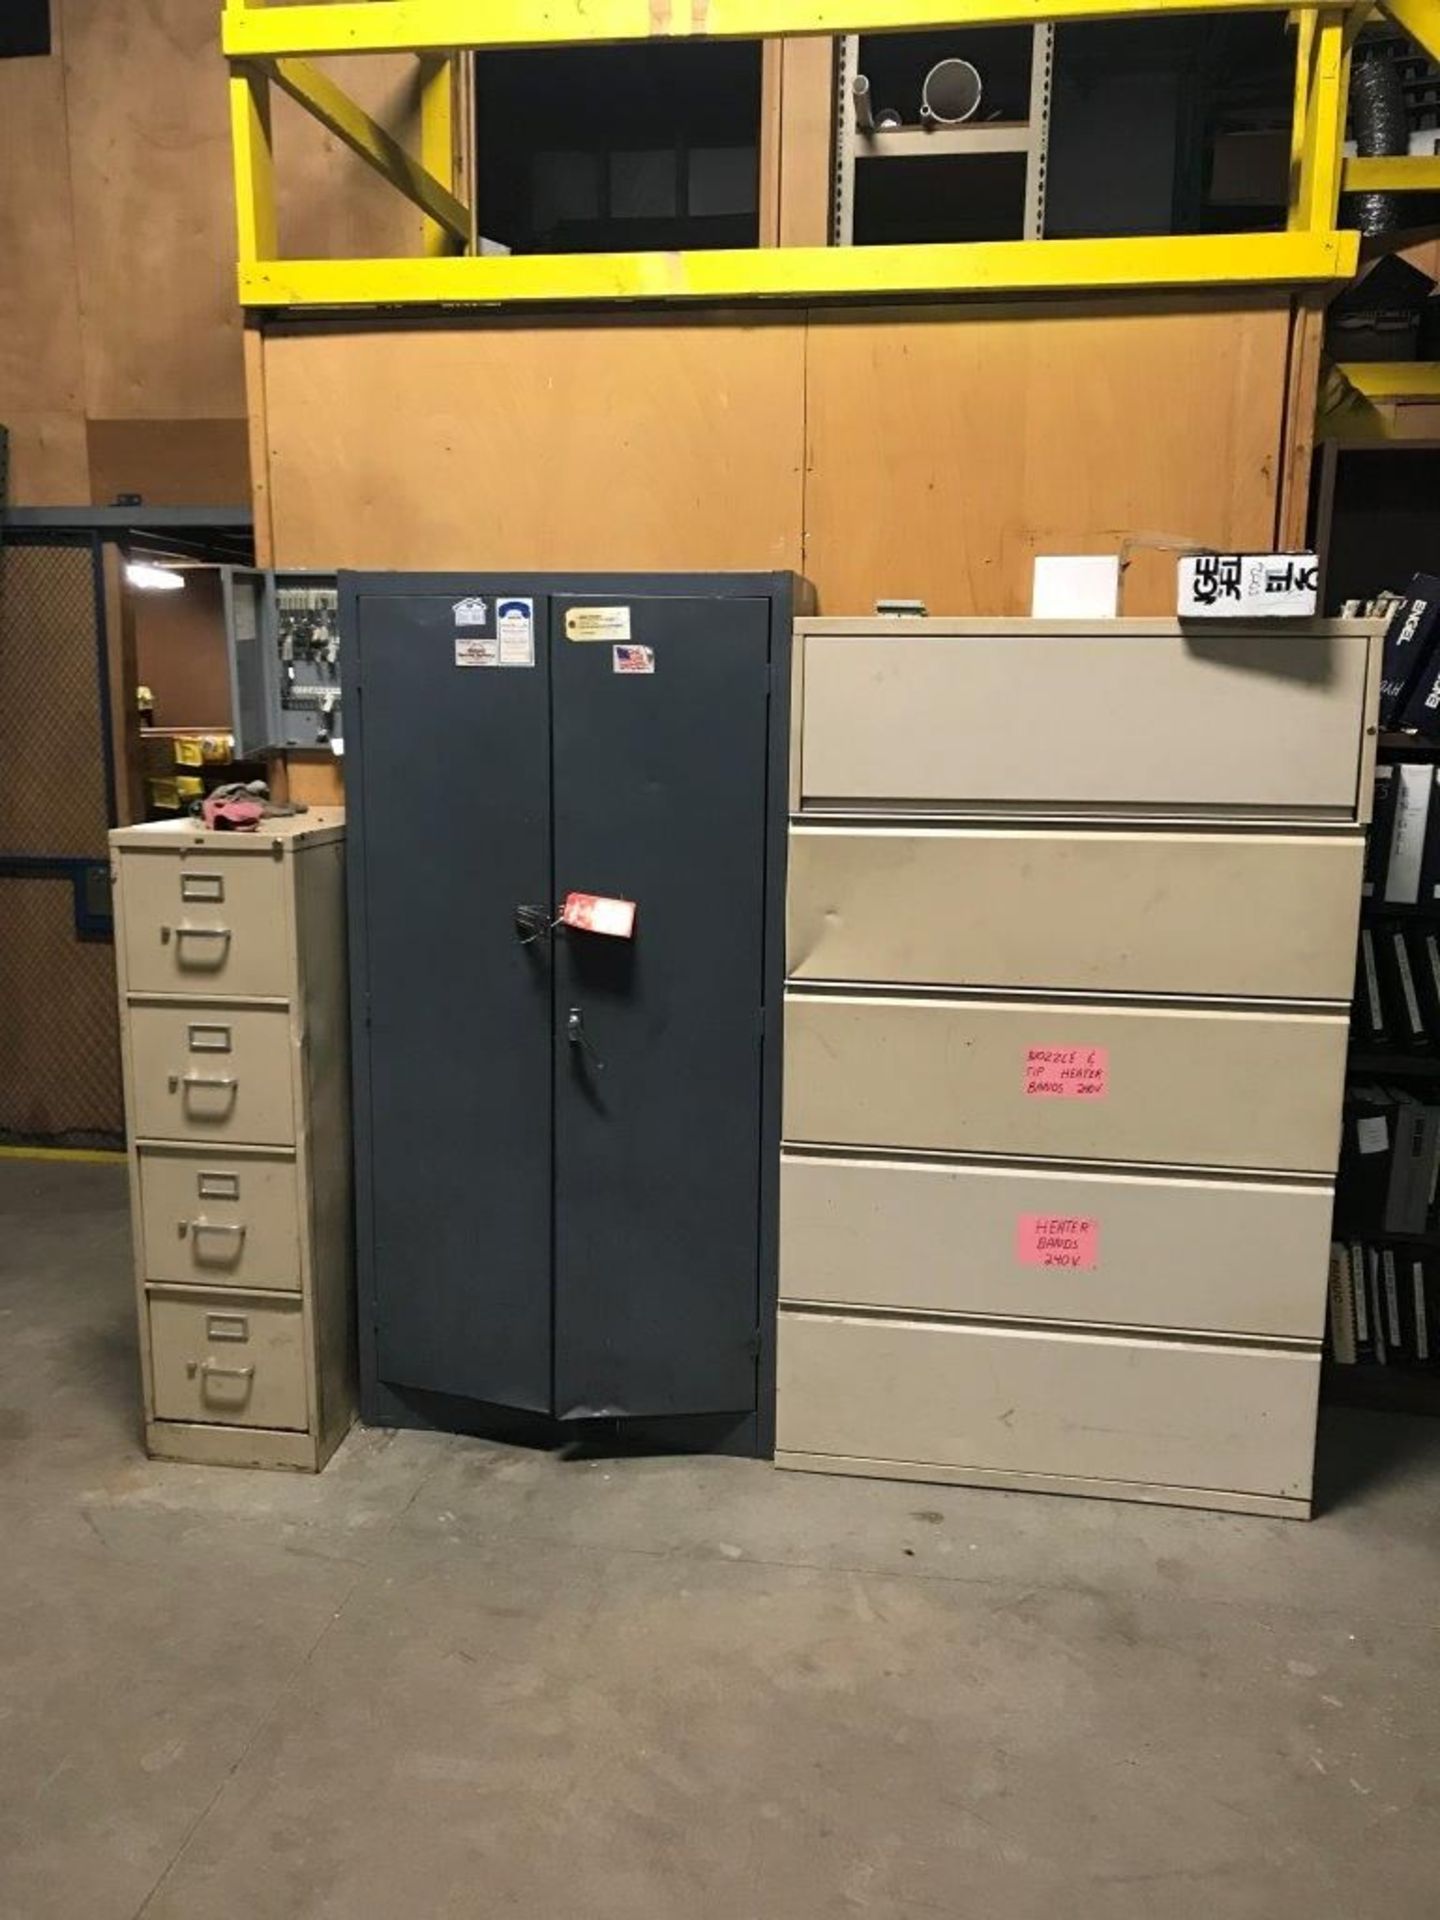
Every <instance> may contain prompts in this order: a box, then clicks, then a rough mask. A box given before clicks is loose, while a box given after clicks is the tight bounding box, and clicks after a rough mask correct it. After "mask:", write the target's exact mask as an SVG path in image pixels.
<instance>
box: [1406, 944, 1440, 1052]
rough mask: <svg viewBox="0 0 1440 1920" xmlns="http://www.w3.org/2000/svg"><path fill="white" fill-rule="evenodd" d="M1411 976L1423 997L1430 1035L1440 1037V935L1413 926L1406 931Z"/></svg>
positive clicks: (1422, 1017) (1421, 1000) (1425, 1017)
mask: <svg viewBox="0 0 1440 1920" xmlns="http://www.w3.org/2000/svg"><path fill="white" fill-rule="evenodd" d="M1406 945H1407V947H1408V949H1409V953H1410V977H1411V978H1412V979H1413V980H1414V982H1415V992H1416V994H1417V996H1418V997H1419V1001H1420V1018H1421V1019H1422V1020H1423V1021H1424V1023H1425V1031H1426V1032H1427V1033H1428V1034H1429V1035H1430V1038H1431V1039H1432V1041H1433V1040H1436V1039H1437V1038H1440V937H1437V935H1436V934H1434V933H1429V932H1422V931H1421V929H1420V928H1419V927H1411V928H1409V929H1407V932H1406Z"/></svg>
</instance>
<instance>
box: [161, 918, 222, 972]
mask: <svg viewBox="0 0 1440 1920" xmlns="http://www.w3.org/2000/svg"><path fill="white" fill-rule="evenodd" d="M172 933H173V934H174V936H175V964H176V965H177V966H180V967H186V966H188V967H194V968H196V969H197V970H202V969H203V970H206V971H209V972H214V971H216V970H217V969H218V968H220V967H223V966H224V964H225V959H226V956H227V954H228V953H229V951H230V929H229V927H161V929H160V944H161V945H162V946H164V945H165V943H166V942H167V941H168V940H169V938H170V936H171V934H172ZM187 940H218V941H219V943H220V944H219V946H218V947H216V948H215V950H214V954H213V957H212V956H211V955H210V954H206V956H205V957H204V958H203V959H202V958H201V957H200V955H199V954H196V955H195V956H194V958H193V959H188V960H187V958H186V957H185V942H186V941H187Z"/></svg>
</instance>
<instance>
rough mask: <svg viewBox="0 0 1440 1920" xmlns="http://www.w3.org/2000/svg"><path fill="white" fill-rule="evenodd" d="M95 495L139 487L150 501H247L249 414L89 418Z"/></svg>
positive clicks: (105, 498)
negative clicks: (218, 417)
mask: <svg viewBox="0 0 1440 1920" xmlns="http://www.w3.org/2000/svg"><path fill="white" fill-rule="evenodd" d="M85 440H86V447H87V450H88V454H89V464H90V498H91V499H92V500H93V501H94V502H95V503H96V505H97V506H108V505H109V504H110V503H111V502H112V501H113V500H114V499H115V498H116V497H117V495H119V494H122V493H138V494H139V495H140V496H141V498H142V499H143V500H144V501H145V503H146V505H147V506H152V507H190V506H197V505H198V506H213V507H229V506H243V505H246V504H248V502H249V499H250V463H249V457H248V446H247V441H248V428H247V422H246V421H244V420H225V419H221V420H88V421H86V423H85Z"/></svg>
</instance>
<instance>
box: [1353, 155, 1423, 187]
mask: <svg viewBox="0 0 1440 1920" xmlns="http://www.w3.org/2000/svg"><path fill="white" fill-rule="evenodd" d="M1340 184H1341V185H1342V186H1343V187H1344V189H1345V191H1346V193H1440V159H1432V158H1431V157H1430V156H1429V155H1428V154H1411V155H1408V156H1406V155H1401V156H1400V157H1398V158H1397V159H1393V160H1347V161H1346V162H1345V166H1344V170H1343V172H1342V174H1341V180H1340Z"/></svg>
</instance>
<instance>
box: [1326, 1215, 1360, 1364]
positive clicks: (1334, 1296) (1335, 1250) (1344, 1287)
mask: <svg viewBox="0 0 1440 1920" xmlns="http://www.w3.org/2000/svg"><path fill="white" fill-rule="evenodd" d="M1330 1357H1331V1359H1333V1360H1335V1361H1337V1362H1338V1363H1339V1365H1340V1366H1342V1367H1353V1366H1354V1365H1355V1293H1354V1288H1353V1286H1352V1283H1351V1279H1350V1256H1349V1253H1348V1252H1347V1250H1346V1249H1345V1248H1344V1247H1343V1246H1341V1245H1339V1244H1338V1243H1337V1244H1335V1245H1334V1246H1332V1247H1331V1249H1330Z"/></svg>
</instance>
